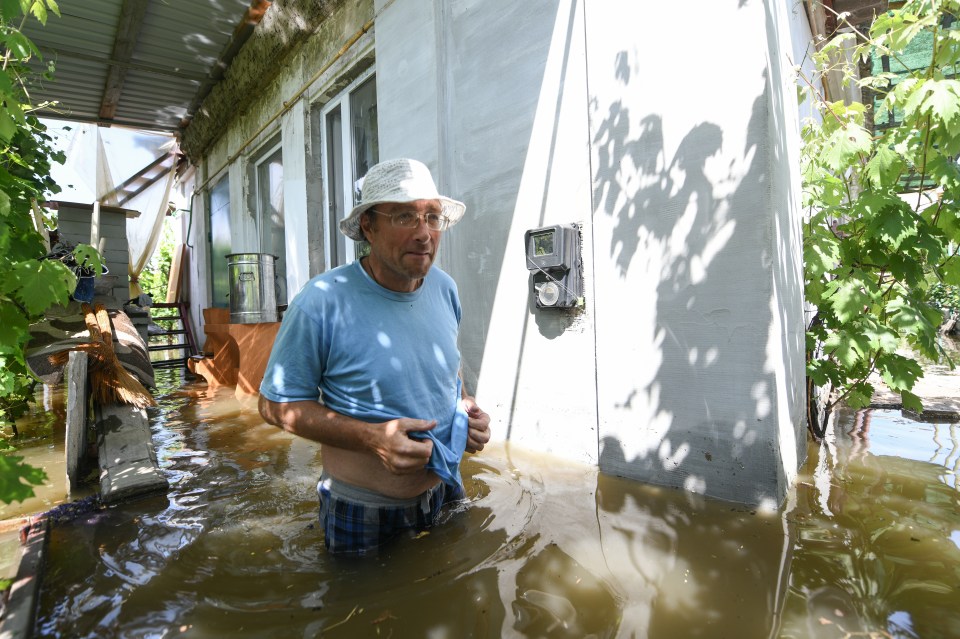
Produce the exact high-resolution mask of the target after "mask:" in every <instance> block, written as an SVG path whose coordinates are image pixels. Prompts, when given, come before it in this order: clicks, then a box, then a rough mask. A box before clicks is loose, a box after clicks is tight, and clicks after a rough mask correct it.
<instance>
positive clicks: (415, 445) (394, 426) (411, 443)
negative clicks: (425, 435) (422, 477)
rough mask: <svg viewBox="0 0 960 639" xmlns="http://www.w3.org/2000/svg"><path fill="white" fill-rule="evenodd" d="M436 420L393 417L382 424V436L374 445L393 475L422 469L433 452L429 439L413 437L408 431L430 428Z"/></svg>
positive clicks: (435, 423) (381, 459)
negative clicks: (376, 444) (377, 443)
mask: <svg viewBox="0 0 960 639" xmlns="http://www.w3.org/2000/svg"><path fill="white" fill-rule="evenodd" d="M436 425H437V422H436V420H433V421H427V420H424V419H410V418H407V417H402V418H400V419H393V420H391V421H389V422H386V423H384V425H383V438H382V440H381V441H380V443H379V445H378V446H377V447H376V452H377V455H378V456H379V457H380V461H381V462H382V463H383V465H384V466H386V468H387V470H389V471H390V472H391V473H393V474H395V475H407V474H410V473H415V472H418V471H421V470H423V468H424V467H425V466H426V465H427V462H428V461H430V454H431V453H433V442H432V441H431V440H429V439H413V438H412V437H410V436H409V434H410V433H412V432H416V431H428V430H432V429H433V428H434V427H435V426H436Z"/></svg>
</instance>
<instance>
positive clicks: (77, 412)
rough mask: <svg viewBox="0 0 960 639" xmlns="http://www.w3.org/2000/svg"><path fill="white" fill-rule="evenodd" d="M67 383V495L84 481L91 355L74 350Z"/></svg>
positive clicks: (69, 360) (68, 366) (68, 364)
mask: <svg viewBox="0 0 960 639" xmlns="http://www.w3.org/2000/svg"><path fill="white" fill-rule="evenodd" d="M64 378H65V380H66V382H67V384H66V385H67V431H66V443H65V445H64V449H65V451H66V460H67V494H68V495H69V494H70V493H71V492H73V489H74V487H76V486H77V485H78V484H79V482H80V473H81V469H82V466H83V457H84V456H85V455H86V453H87V406H88V404H89V401H88V396H89V393H88V385H87V354H86V353H83V352H80V351H72V352H71V353H70V357H69V359H68V360H67V367H66V370H65V371H64Z"/></svg>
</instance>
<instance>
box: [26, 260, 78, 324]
mask: <svg viewBox="0 0 960 639" xmlns="http://www.w3.org/2000/svg"><path fill="white" fill-rule="evenodd" d="M11 279H12V280H13V284H14V287H13V291H12V292H13V293H14V295H15V296H16V298H17V299H18V300H19V301H20V303H21V304H23V306H24V308H25V309H26V310H27V312H28V313H29V314H30V315H31V316H39V315H41V314H42V313H43V312H44V311H45V310H47V309H48V308H50V307H51V306H53V305H54V304H66V303H67V301H68V300H69V295H70V293H72V292H73V289H74V288H75V287H76V282H77V280H76V277H74V275H73V273H72V272H70V269H68V268H67V267H65V266H64V265H63V264H61V263H60V262H57V261H52V260H44V261H42V262H38V261H36V260H32V261H25V262H19V263H17V264H16V265H14V267H13V269H12V271H11Z"/></svg>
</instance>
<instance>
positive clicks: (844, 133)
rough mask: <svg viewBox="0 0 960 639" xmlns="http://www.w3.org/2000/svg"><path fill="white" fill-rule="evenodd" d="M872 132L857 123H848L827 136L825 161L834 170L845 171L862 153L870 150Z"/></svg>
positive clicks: (824, 153) (864, 153)
mask: <svg viewBox="0 0 960 639" xmlns="http://www.w3.org/2000/svg"><path fill="white" fill-rule="evenodd" d="M870 146H871V140H870V134H869V133H867V131H866V129H864V128H863V127H862V126H859V125H857V124H846V125H844V126H842V127H840V128H838V129H837V130H836V131H834V132H833V133H832V134H830V137H829V138H827V141H826V144H825V145H824V150H823V156H822V158H823V162H824V164H825V165H826V166H828V167H829V168H830V169H832V170H834V171H837V172H839V171H843V170H844V169H845V168H847V167H848V166H849V165H850V164H851V163H852V162H853V161H854V160H855V159H857V158H859V156H860V155H861V154H863V155H866V154H868V153H869V152H870Z"/></svg>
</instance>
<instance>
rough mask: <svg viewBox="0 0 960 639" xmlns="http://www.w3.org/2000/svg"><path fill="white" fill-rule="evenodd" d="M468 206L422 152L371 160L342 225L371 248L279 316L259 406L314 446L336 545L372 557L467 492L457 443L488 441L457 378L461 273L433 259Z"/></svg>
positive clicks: (328, 538) (322, 278) (473, 445)
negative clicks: (441, 181) (443, 190)
mask: <svg viewBox="0 0 960 639" xmlns="http://www.w3.org/2000/svg"><path fill="white" fill-rule="evenodd" d="M465 208H466V207H465V206H464V205H463V203H462V202H458V201H456V200H452V199H450V198H447V197H444V196H442V195H440V194H439V193H438V192H437V187H436V185H435V184H434V181H433V177H432V176H431V175H430V171H429V169H427V167H426V166H424V165H423V164H421V163H420V162H417V161H416V160H407V159H398V160H388V161H386V162H381V163H380V164H377V165H376V166H374V167H373V168H371V169H370V171H369V173H367V175H366V177H365V178H364V183H363V189H362V202H361V203H360V204H359V205H357V206H356V207H355V208H354V209H353V211H351V213H350V215H349V216H348V217H346V218H345V219H344V220H343V221H341V222H340V231H341V232H342V233H343V234H344V235H346V236H347V237H349V238H350V239H352V240H356V241H360V240H363V239H366V240H367V241H368V242H369V243H370V255H369V256H367V257H365V258H362V259H360V260H357V261H355V262H353V263H352V264H347V265H344V266H340V267H338V268H335V269H333V270H331V271H327V272H326V273H322V274H321V275H318V276H317V277H315V278H313V279H312V280H310V281H309V282H308V283H307V285H306V286H304V288H303V290H301V291H300V293H298V294H297V296H296V297H295V298H294V299H293V301H292V302H291V303H290V306H289V308H288V309H287V311H286V313H285V314H284V318H283V324H282V325H281V326H280V331H279V333H278V334H277V339H276V342H275V343H274V346H273V351H272V353H271V355H270V361H269V362H268V363H267V369H266V373H265V374H264V377H263V383H262V384H261V386H260V414H261V415H262V416H263V418H264V419H265V420H266V421H268V422H269V423H271V424H274V425H276V426H279V427H281V428H283V429H284V430H286V431H288V432H290V433H293V434H295V435H299V436H301V437H306V438H307V439H312V440H314V441H317V442H320V443H321V444H322V448H321V454H322V458H323V471H322V474H321V476H320V483H319V484H318V486H317V490H318V493H319V496H320V521H321V524H322V525H323V530H324V536H325V539H324V543H325V544H326V546H327V549H328V550H329V551H330V552H331V553H336V554H349V555H364V554H368V553H371V552H375V551H376V550H377V549H378V548H379V547H380V546H381V545H382V544H383V543H385V542H386V541H388V540H390V539H391V538H393V537H396V536H397V535H399V534H400V533H402V532H404V531H407V530H412V531H421V530H423V529H425V528H428V527H430V526H431V525H433V523H434V522H435V521H436V519H437V516H438V515H439V513H440V508H441V507H442V506H443V505H444V504H447V503H450V502H452V501H456V500H459V499H462V498H463V496H464V493H463V482H462V480H461V478H460V468H459V466H460V458H461V457H462V456H463V453H464V451H466V452H477V451H479V450H482V449H483V446H484V444H486V443H487V442H488V441H489V440H490V416H489V415H487V414H486V413H485V412H483V411H482V410H481V409H480V408H479V407H478V406H477V403H476V402H475V401H474V399H473V398H472V397H470V396H469V395H467V393H466V390H465V389H464V388H463V383H462V380H461V379H460V375H459V371H460V351H459V350H458V348H457V332H458V329H459V325H460V299H459V297H458V295H457V287H456V284H455V283H454V281H453V279H452V278H451V277H450V276H449V275H447V274H446V273H444V272H443V271H441V270H440V269H439V268H431V267H432V266H433V261H434V258H435V257H436V254H437V248H438V247H439V244H440V236H441V234H442V233H443V231H445V230H446V229H447V228H449V227H450V226H453V225H454V224H456V223H457V222H458V221H459V220H460V218H462V217H463V213H464V210H465ZM318 389H319V393H318Z"/></svg>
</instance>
